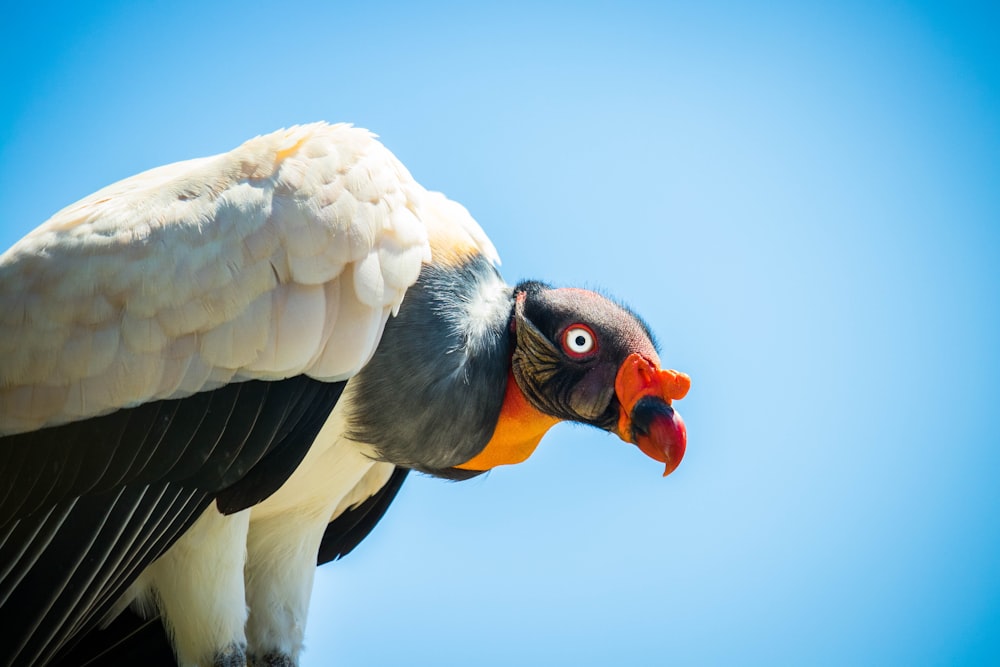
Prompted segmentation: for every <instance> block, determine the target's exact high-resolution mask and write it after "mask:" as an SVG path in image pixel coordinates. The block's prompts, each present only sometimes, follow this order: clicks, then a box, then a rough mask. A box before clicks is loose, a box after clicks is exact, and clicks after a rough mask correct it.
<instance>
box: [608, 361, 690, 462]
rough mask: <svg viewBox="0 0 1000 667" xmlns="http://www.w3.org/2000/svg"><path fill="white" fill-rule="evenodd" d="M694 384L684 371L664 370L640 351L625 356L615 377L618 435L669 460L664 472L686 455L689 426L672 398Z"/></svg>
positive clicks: (659, 458)
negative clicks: (618, 406)
mask: <svg viewBox="0 0 1000 667" xmlns="http://www.w3.org/2000/svg"><path fill="white" fill-rule="evenodd" d="M690 388H691V378H689V377H688V376H687V375H685V374H684V373H679V372H677V371H672V370H661V369H660V368H659V367H658V366H657V365H656V364H655V363H653V362H651V361H649V360H648V359H646V358H645V357H644V356H642V355H641V354H639V353H633V354H631V355H629V356H628V358H627V359H625V362H624V363H623V364H622V365H621V367H620V368H619V369H618V376H617V377H616V378H615V393H616V394H617V395H618V402H619V404H620V405H621V414H620V416H619V418H618V436H619V437H620V438H621V439H622V440H624V441H625V442H631V443H634V444H635V445H637V446H638V447H639V449H641V450H642V451H643V453H644V454H646V456H648V457H650V458H652V459H654V460H656V461H660V462H662V463H665V464H666V466H667V467H666V470H664V471H663V476H664V477H666V476H667V475H669V474H670V473H672V472H673V471H674V469H675V468H677V466H678V465H679V464H680V462H681V459H682V458H684V450H685V448H686V447H687V429H686V428H685V426H684V420H682V419H681V416H680V415H679V414H677V412H675V411H674V409H673V407H672V406H671V405H670V403H671V401H674V400H680V399H682V398H684V396H685V395H686V394H687V392H688V389H690Z"/></svg>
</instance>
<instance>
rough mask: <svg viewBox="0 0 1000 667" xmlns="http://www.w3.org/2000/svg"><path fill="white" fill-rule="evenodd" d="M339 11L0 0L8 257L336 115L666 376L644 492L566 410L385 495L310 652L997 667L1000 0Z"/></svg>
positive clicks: (615, 449)
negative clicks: (198, 160) (520, 456)
mask: <svg viewBox="0 0 1000 667" xmlns="http://www.w3.org/2000/svg"><path fill="white" fill-rule="evenodd" d="M338 4H341V3H334V2H316V3H314V4H300V3H295V2H288V3H284V4H283V3H275V2H270V3H253V2H242V3H229V4H225V3H219V4H214V3H200V2H189V1H178V2H170V3H167V2H119V3H100V2H96V3H80V4H79V5H78V6H76V7H74V6H68V5H67V6H63V5H60V4H57V3H49V2H37V3H16V4H15V5H12V6H11V7H8V8H6V9H5V10H4V21H3V22H0V90H3V91H4V95H3V99H2V100H0V226H2V229H0V241H2V243H0V245H2V246H4V247H6V246H8V245H10V243H12V242H13V241H14V240H15V239H16V238H18V237H19V236H20V235H22V234H23V233H24V232H26V231H27V230H28V229H30V228H32V227H34V226H35V225H37V224H39V223H41V222H42V221H43V220H45V219H46V218H47V217H48V216H49V215H51V214H52V213H53V212H55V211H56V210H58V209H60V208H62V207H63V206H65V205H67V204H69V203H71V202H73V201H74V200H76V199H77V198H79V197H82V196H84V195H86V194H88V193H89V192H91V191H93V190H95V189H97V188H99V187H101V186H103V185H106V184H108V183H110V182H112V181H114V180H117V179H119V178H122V177H125V176H128V175H130V174H132V173H135V172H137V171H140V170H142V169H146V168H149V167H152V166H156V165H159V164H163V163H166V162H171V161H174V160H178V159H184V158H189V157H194V156H199V155H206V154H211V153H215V152H220V151H223V150H227V149H229V148H231V147H233V146H235V145H237V144H239V143H240V142H241V141H243V140H244V139H246V138H248V137H250V136H253V135H255V134H260V133H264V132H268V131H271V130H273V129H276V128H278V127H282V126H286V125H290V124H294V123H299V122H307V121H313V120H319V119H326V120H330V121H351V122H354V123H355V124H357V125H361V126H365V127H368V128H370V129H372V130H373V131H375V132H377V133H379V134H380V135H381V137H382V139H383V141H384V142H385V143H386V144H387V145H388V146H389V147H390V149H392V150H393V151H394V152H396V154H397V155H398V156H399V157H400V158H401V159H402V160H403V161H404V163H405V164H406V165H407V166H408V167H409V168H410V170H411V172H412V173H413V174H414V175H415V176H416V178H417V179H418V180H420V181H421V182H422V183H423V184H424V185H426V186H428V187H431V188H435V189H440V190H443V191H444V192H446V193H448V194H449V195H450V196H451V197H452V198H454V199H457V200H459V201H461V202H463V203H464V204H465V205H466V206H467V207H468V208H469V209H470V210H471V211H472V213H473V214H474V215H475V216H476V217H477V218H478V219H479V221H480V222H481V223H482V225H483V226H484V227H485V228H486V229H487V231H488V232H489V233H490V235H491V237H492V238H493V240H494V241H495V243H496V245H497V246H498V248H499V250H500V253H501V255H502V257H503V259H504V266H503V269H504V273H505V275H506V276H507V278H508V279H509V280H511V281H514V280H518V279H521V278H527V277H537V278H544V279H546V280H549V281H551V282H554V283H557V284H562V285H567V284H582V285H584V286H592V287H595V286H596V287H600V288H603V289H605V290H607V291H609V292H611V293H613V294H616V295H618V296H619V297H621V298H622V299H624V300H626V301H628V302H629V303H631V304H632V305H633V306H634V307H635V308H636V309H637V310H638V311H639V312H641V313H642V314H643V315H644V316H645V318H646V319H647V320H648V321H649V323H650V324H651V325H652V327H653V328H654V329H655V330H656V331H657V333H658V335H659V338H660V341H661V343H662V347H663V352H664V354H663V356H664V358H665V359H666V360H667V362H668V363H669V364H670V365H672V366H674V367H677V368H679V369H682V370H685V371H687V372H688V373H690V374H691V376H692V378H693V382H694V384H693V389H692V391H691V393H690V395H689V397H688V398H686V399H685V400H684V401H683V402H682V403H680V404H679V407H680V409H681V411H682V413H683V414H684V416H685V418H686V420H687V425H688V431H689V437H690V442H689V446H688V455H687V458H686V459H685V461H684V463H683V464H682V465H681V467H680V468H679V469H678V470H677V472H676V473H674V474H673V475H672V476H671V477H669V478H667V479H665V480H664V479H661V478H660V476H659V467H658V466H657V465H655V464H654V463H653V462H652V461H649V460H648V459H646V458H645V457H643V456H642V455H641V454H640V453H639V452H638V450H636V449H635V448H634V447H630V446H627V445H623V444H621V443H619V442H618V441H617V440H615V439H614V438H612V437H611V436H606V435H602V434H601V433H598V432H596V431H591V430H588V429H585V428H580V427H575V428H574V427H569V426H561V427H559V428H557V429H555V430H554V431H553V432H552V433H551V434H550V435H549V436H548V437H547V438H546V440H545V441H544V442H543V444H542V446H541V447H540V448H539V451H538V453H536V455H535V456H534V457H533V458H532V459H531V460H530V461H529V462H527V463H525V464H523V465H520V466H517V467H513V468H509V469H502V470H498V471H496V472H494V473H492V474H491V475H490V476H488V477H487V478H485V479H478V480H475V481H472V482H468V483H463V484H452V483H446V482H441V481H438V480H433V479H429V478H417V479H413V480H412V481H411V482H409V483H408V484H407V486H406V488H405V489H404V491H403V492H402V494H401V497H400V498H399V499H398V500H397V502H396V505H395V506H394V507H393V508H392V510H391V511H390V513H389V516H388V518H387V519H386V520H385V521H384V522H383V524H382V525H381V526H380V527H379V529H378V530H377V531H376V533H375V534H374V535H373V536H372V538H371V539H370V540H369V541H368V542H366V543H365V544H364V545H362V547H360V548H359V549H358V550H357V551H356V552H355V553H354V554H352V556H351V557H349V558H348V559H346V560H345V561H343V562H342V563H339V564H335V565H332V566H327V567H325V568H323V569H322V570H321V571H320V573H319V574H318V577H317V589H316V594H315V598H314V603H313V611H312V616H311V618H310V625H309V628H308V642H309V649H308V652H307V653H306V657H305V665H306V666H309V667H317V666H320V665H327V664H337V665H347V666H351V667H354V666H370V665H402V664H413V665H490V666H493V665H496V666H501V665H503V666H507V665H573V666H590V665H593V666H603V665H663V664H672V665H904V664H905V665H942V664H949V665H980V664H981V665H985V664H998V663H1000V481H998V479H997V477H998V471H1000V437H998V434H997V432H998V427H997V416H998V413H1000V408H998V405H1000V402H998V399H1000V392H998V390H997V382H998V378H1000V330H998V315H1000V313H998V310H1000V277H998V271H1000V14H998V12H997V10H996V9H989V8H988V3H984V4H983V6H981V7H980V6H975V5H969V4H964V3H954V2H941V3H920V4H917V3H908V2H878V1H876V2H838V3H799V2H787V3H786V2H767V3H757V5H756V6H755V7H750V6H749V5H741V4H735V3H726V2H712V1H709V2H698V3H652V2H651V3H634V2H617V3H614V9H611V8H610V7H611V4H612V3H608V5H607V6H600V5H597V4H596V3H564V4H539V5H536V4H535V3H518V2H508V3H503V4H496V5H491V4H485V3H482V4H475V3H457V2H456V3H448V4H432V5H427V6H422V7H418V6H417V3H409V2H407V3H398V4H392V3H381V2H365V3H362V2H358V3H351V4H350V6H348V7H346V8H345V7H338V6H337V5H338ZM473 4H475V8H471V7H470V6H467V5H473ZM994 7H995V5H994Z"/></svg>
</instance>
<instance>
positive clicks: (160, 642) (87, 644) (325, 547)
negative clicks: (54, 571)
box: [53, 468, 409, 667]
mask: <svg viewBox="0 0 1000 667" xmlns="http://www.w3.org/2000/svg"><path fill="white" fill-rule="evenodd" d="M408 472H409V471H408V470H407V469H406V468H394V469H393V471H392V473H391V475H390V476H389V479H388V481H387V482H385V484H384V485H382V486H380V487H379V488H378V489H376V490H375V491H374V493H372V495H369V496H367V497H365V498H360V497H359V498H355V497H353V496H352V497H351V498H349V499H348V501H347V503H345V506H344V507H340V508H338V511H337V512H335V513H334V516H333V518H332V519H331V521H330V525H329V526H328V527H327V529H326V532H325V533H324V535H323V541H322V544H321V545H320V549H319V555H318V558H317V564H318V565H323V564H324V563H327V562H329V561H332V560H337V559H340V558H343V557H344V556H346V555H347V554H348V553H350V552H351V551H352V550H353V549H354V547H356V546H357V545H358V544H359V543H360V542H361V541H362V540H363V539H364V538H365V537H367V536H368V534H369V533H370V532H371V531H372V529H373V528H374V527H375V524H377V523H378V521H379V520H380V519H381V518H382V516H383V515H384V514H385V511H386V510H387V509H388V507H389V505H390V503H392V501H393V499H394V498H395V497H396V494H397V493H398V492H399V489H400V487H401V486H402V484H403V481H404V480H405V479H406V476H407V474H408ZM357 491H358V493H360V494H361V495H364V494H366V493H370V492H371V489H370V488H368V486H367V485H366V484H365V483H364V481H362V482H360V483H359V484H358V487H357ZM351 501H354V502H353V503H352V502H351ZM174 664H175V662H174V653H173V649H172V648H171V646H170V642H169V640H168V639H167V634H166V631H165V630H164V629H163V624H162V623H161V622H160V619H159V617H158V616H156V615H152V616H150V617H149V618H142V617H140V616H139V615H138V614H135V613H134V612H132V611H131V610H130V609H126V610H124V611H123V612H122V613H121V614H120V615H119V616H118V617H116V618H115V619H114V620H113V621H112V622H111V623H110V624H109V625H108V626H107V627H104V628H101V629H99V630H94V631H91V632H89V633H87V634H86V635H85V636H84V637H82V638H81V639H80V641H79V642H77V643H76V644H75V645H74V646H72V648H70V649H69V650H67V651H65V652H63V653H61V654H59V656H58V657H57V658H56V660H55V663H54V665H53V667H111V666H113V665H146V666H147V667H173V666H174Z"/></svg>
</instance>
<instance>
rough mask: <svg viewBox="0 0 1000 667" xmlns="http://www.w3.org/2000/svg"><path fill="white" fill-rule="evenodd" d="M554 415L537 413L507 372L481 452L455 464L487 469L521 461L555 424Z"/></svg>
mask: <svg viewBox="0 0 1000 667" xmlns="http://www.w3.org/2000/svg"><path fill="white" fill-rule="evenodd" d="M559 421H560V420H559V419H558V418H557V417H553V416H551V415H547V414H544V413H542V412H539V411H538V410H536V409H535V408H533V407H532V406H531V404H530V403H528V399H526V398H525V397H524V394H523V393H521V388H520V387H518V386H517V381H516V380H515V379H514V374H513V373H508V374H507V391H506V393H505V394H504V397H503V406H501V408H500V418H499V419H497V425H496V429H495V430H494V431H493V437H491V438H490V441H489V442H487V443H486V447H484V448H483V451H481V452H479V453H478V454H476V455H475V456H474V457H472V458H471V459H469V460H468V461H466V462H465V463H462V464H461V465H457V466H455V467H456V468H461V469H462V470H490V469H492V468H495V467H497V466H502V465H512V464H514V463H521V462H522V461H524V460H526V459H527V458H528V457H529V456H531V454H532V452H534V451H535V447H537V446H538V443H539V442H541V440H542V436H544V435H545V434H546V433H547V432H548V430H549V429H550V428H552V427H553V426H555V425H556V424H558V423H559Z"/></svg>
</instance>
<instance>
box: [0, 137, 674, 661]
mask: <svg viewBox="0 0 1000 667" xmlns="http://www.w3.org/2000/svg"><path fill="white" fill-rule="evenodd" d="M499 263H500V260H499V256H498V253H497V251H496V249H495V248H494V246H493V244H492V243H491V241H490V240H489V238H488V237H487V235H486V233H485V232H484V231H483V230H482V228H481V227H480V226H479V224H478V223H477V222H476V221H475V220H474V219H473V218H472V216H471V214H470V213H469V212H468V211H467V210H466V209H465V208H464V207H463V206H462V205H460V204H458V203H457V202H454V201H452V200H450V199H448V198H447V197H445V196H444V195H443V194H441V193H439V192H434V191H429V190H427V189H425V188H423V187H422V186H421V185H419V184H418V183H417V181H416V180H414V178H413V177H412V176H411V174H410V173H409V171H408V170H407V169H406V168H405V167H404V166H403V165H402V163H401V162H400V161H399V160H398V159H397V158H396V157H395V156H394V155H393V154H392V153H391V152H390V151H389V149H387V148H386V147H385V146H384V145H383V144H382V143H381V142H380V141H379V140H378V138H377V136H376V135H374V134H373V133H371V132H369V131H368V130H365V129H361V128H358V127H354V126H353V125H351V124H345V123H339V124H329V123H326V122H319V123H312V124H304V125H296V126H291V127H288V128H285V129H282V130H278V131H276V132H272V133H270V134H264V135H260V136H257V137H255V138H253V139H250V140H249V141H246V142H245V143H243V144H241V145H240V146H238V147H236V148H235V149H233V150H230V151H228V152H226V153H222V154H218V155H214V156H210V157H203V158H197V159H192V160H186V161H182V162H177V163H174V164H169V165H166V166H161V167H157V168H153V169H151V170H148V171H145V172H143V173H140V174H138V175H135V176H132V177H129V178H126V179H124V180H122V181H119V182H117V183H114V184H112V185H109V186H108V187H105V188H103V189H101V190H99V191H97V192H96V193H94V194H92V195H90V196H88V197H85V198H84V199H82V200H81V201H79V202H77V203H75V204H71V205H69V206H68V207H66V208H64V209H62V210H61V211H59V212H57V213H56V214H54V215H53V216H52V217H51V218H50V219H49V220H47V221H46V222H44V223H43V224H41V225H40V226H39V227H37V228H35V229H34V230H33V231H31V232H29V233H28V234H27V235H26V236H25V237H24V238H22V239H21V240H20V241H18V242H16V243H15V244H14V245H13V246H12V247H11V248H10V249H8V250H7V251H6V252H4V253H3V254H2V255H0V477H2V484H0V627H2V628H3V629H4V637H5V639H4V640H3V641H2V642H0V664H3V665H25V666H42V665H58V664H62V665H66V664H80V663H82V662H83V661H84V658H82V657H80V656H81V655H83V653H80V651H82V650H83V648H84V647H90V648H88V649H87V650H92V651H93V652H94V653H93V655H97V654H101V653H102V652H106V651H107V650H108V646H110V645H112V644H115V645H121V642H122V641H124V640H123V637H124V638H125V639H131V640H132V641H133V642H134V641H135V639H136V638H137V637H143V636H145V635H142V634H141V633H138V632H137V631H136V630H135V628H137V627H142V628H155V629H157V630H156V631H157V632H159V633H160V635H161V636H162V638H164V639H162V640H161V643H162V645H163V646H166V647H169V656H168V657H169V659H170V660H171V661H173V660H175V661H176V664H178V665H183V666H188V665H197V666H198V667H205V666H209V667H243V666H245V665H252V666H258V667H263V666H266V667H293V666H294V665H297V664H298V661H299V658H300V655H301V653H302V643H303V630H304V627H305V624H306V615H307V610H308V604H309V597H310V593H311V589H312V581H313V576H314V572H315V569H316V565H317V562H326V561H329V560H333V559H336V558H339V557H341V556H343V555H346V554H347V553H348V552H350V551H351V549H353V548H354V546H356V545H357V543H358V542H360V541H361V540H363V539H364V538H365V536H366V535H368V533H369V532H370V531H371V530H372V528H373V527H374V525H375V524H376V523H378V521H379V519H380V518H381V517H382V515H383V514H384V513H385V511H386V509H387V508H388V507H389V505H390V504H391V503H392V501H393V499H394V498H395V496H396V492H397V491H398V489H399V488H400V485H401V484H402V483H403V482H404V480H405V479H406V477H407V475H408V474H409V473H410V472H411V471H416V472H418V473H424V474H427V475H431V476H436V477H441V478H445V479H451V480H463V479H468V478H471V477H475V476H478V475H481V474H483V473H485V472H488V471H490V470H492V469H494V468H496V467H497V466H503V465H512V464H516V463H520V462H522V461H524V460H526V459H527V458H528V457H529V456H530V455H531V454H532V452H533V451H534V450H535V448H536V446H537V445H538V444H539V442H540V441H541V439H542V437H543V436H544V435H545V433H546V432H547V431H548V430H549V429H550V428H551V427H552V426H553V425H555V424H556V423H558V422H562V421H572V422H578V423H583V424H588V425H591V426H594V427H596V428H598V429H602V430H604V431H607V432H610V433H612V434H614V435H617V436H618V437H619V438H620V439H621V440H623V441H625V442H626V443H631V444H634V445H636V446H637V447H638V449H639V450H641V452H643V453H644V454H645V455H647V456H649V457H650V458H652V459H654V460H656V461H658V462H660V463H662V464H664V466H665V470H664V473H663V474H664V475H667V474H669V473H670V472H672V471H673V470H674V469H675V468H676V467H677V465H678V464H679V463H680V461H681V458H682V457H683V456H684V453H685V450H686V445H687V429H686V426H685V424H684V422H683V420H682V419H681V417H680V415H679V414H678V412H677V411H676V410H675V409H674V406H673V401H675V400H679V399H681V398H683V397H684V396H685V394H686V393H687V392H688V389H689V387H690V378H689V377H688V376H687V375H686V374H684V373H681V372H679V371H675V370H672V369H669V368H665V367H664V365H663V363H662V362H661V359H660V351H659V346H658V344H657V343H655V342H654V337H653V335H652V333H651V331H650V328H649V326H648V325H647V324H646V323H645V322H644V321H643V320H642V319H641V318H640V317H639V316H638V315H637V314H635V313H634V312H633V311H632V310H631V309H629V308H628V307H627V306H625V305H623V304H622V303H620V302H618V301H616V300H614V299H611V298H609V297H606V296H604V295H602V294H599V293H597V292H594V291H589V290H584V289H580V288H575V287H554V286H552V285H550V284H548V283H546V282H541V281H537V280H524V281H521V282H518V283H516V284H513V285H509V284H507V282H505V281H504V279H503V278H502V277H501V274H500V271H499ZM127 618H130V619H133V621H134V622H135V623H136V625H133V626H129V627H130V629H128V630H126V631H125V632H124V634H122V633H118V634H117V635H115V634H114V633H112V632H111V630H112V628H114V627H117V626H116V624H119V625H120V624H121V623H122V622H123V619H127ZM158 646H159V645H158ZM93 647H96V648H93ZM162 650H164V651H165V650H166V649H162ZM93 655H92V656H91V658H92V657H93ZM91 658H87V660H90V659H91ZM95 660H96V659H95ZM88 664H99V663H98V662H97V661H95V662H92V663H88Z"/></svg>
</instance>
